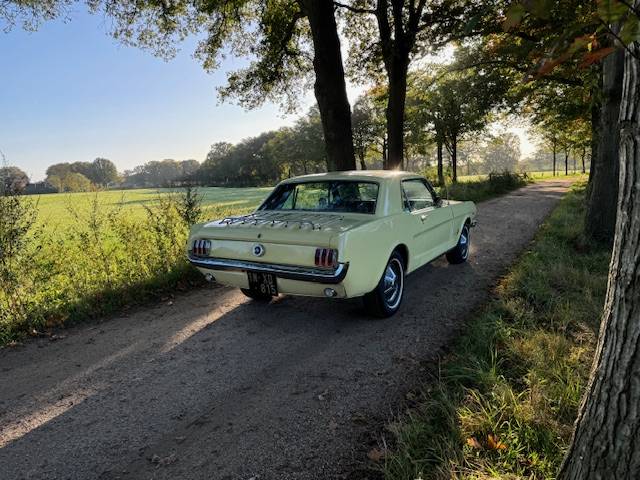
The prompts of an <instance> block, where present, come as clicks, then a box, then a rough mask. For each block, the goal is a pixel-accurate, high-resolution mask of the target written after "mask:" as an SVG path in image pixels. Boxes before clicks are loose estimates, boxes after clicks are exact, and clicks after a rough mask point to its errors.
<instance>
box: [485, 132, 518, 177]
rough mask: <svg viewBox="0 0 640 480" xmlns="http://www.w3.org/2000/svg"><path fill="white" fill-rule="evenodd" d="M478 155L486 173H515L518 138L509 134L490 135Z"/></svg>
mask: <svg viewBox="0 0 640 480" xmlns="http://www.w3.org/2000/svg"><path fill="white" fill-rule="evenodd" d="M478 154H479V155H480V156H481V157H482V159H483V170H484V171H485V172H487V173H500V172H506V171H508V172H515V171H516V169H517V167H518V160H519V159H520V138H519V137H518V136H517V135H516V134H514V133H510V132H505V133H502V134H499V135H492V136H490V137H489V139H488V140H487V141H486V143H485V144H484V145H482V147H481V148H480V149H479V152H478Z"/></svg>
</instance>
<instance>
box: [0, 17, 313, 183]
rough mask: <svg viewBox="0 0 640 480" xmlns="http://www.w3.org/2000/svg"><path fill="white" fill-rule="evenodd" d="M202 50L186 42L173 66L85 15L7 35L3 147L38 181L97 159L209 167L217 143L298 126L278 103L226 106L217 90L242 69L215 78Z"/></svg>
mask: <svg viewBox="0 0 640 480" xmlns="http://www.w3.org/2000/svg"><path fill="white" fill-rule="evenodd" d="M194 48H195V40H191V41H187V42H186V43H185V44H183V45H182V48H181V52H180V53H179V54H178V56H177V57H176V58H175V59H173V60H172V61H169V62H165V61H163V60H161V59H159V58H156V57H154V56H153V55H152V54H151V53H149V52H145V51H142V50H139V49H136V48H131V47H125V46H123V45H121V44H118V43H117V42H116V41H115V40H113V39H112V38H110V37H109V36H108V35H107V30H106V26H105V24H104V19H103V18H102V17H100V16H92V15H89V14H88V13H84V11H82V10H78V11H76V12H72V13H71V21H69V22H68V23H64V22H62V21H55V22H49V23H47V24H44V25H43V26H42V27H41V28H40V29H39V30H38V31H36V32H33V33H30V32H25V31H23V30H22V29H20V28H17V27H16V28H14V29H13V30H12V31H10V32H9V33H2V32H1V31H0V59H2V60H1V63H0V69H1V72H2V73H0V150H2V151H3V152H4V154H5V155H6V158H7V162H8V163H9V164H11V165H17V166H19V167H20V168H22V169H23V170H25V171H26V172H27V173H28V174H29V175H30V176H31V177H32V179H34V180H39V179H42V178H44V171H45V169H46V167H47V166H48V165H50V164H52V163H57V162H74V161H91V160H93V159H94V158H95V157H98V156H101V157H106V158H109V159H111V160H113V161H114V163H115V164H116V165H117V167H118V169H119V170H121V171H122V170H125V169H127V168H131V167H133V166H135V165H139V164H142V163H144V162H147V161H150V160H160V159H163V158H174V159H186V158H195V159H196V160H199V161H202V160H203V159H204V157H205V155H206V153H207V151H208V150H209V147H210V145H211V144H212V143H214V142H218V141H230V142H236V141H238V140H240V139H242V138H245V137H247V136H251V135H255V134H258V133H260V132H262V131H265V130H269V129H273V128H277V127H279V126H281V125H285V124H289V123H291V122H292V121H293V118H294V117H292V116H287V117H283V114H282V112H281V111H280V110H279V109H278V107H277V106H275V105H272V104H267V105H265V106H264V107H262V108H260V109H257V110H252V111H248V112H247V111H245V110H244V109H243V108H242V107H239V106H237V105H233V104H222V105H220V104H219V102H218V99H217V97H216V92H215V87H216V86H218V85H221V84H224V81H225V74H224V72H225V70H228V69H232V68H236V67H237V66H238V65H239V63H237V61H235V63H234V61H233V60H231V61H227V62H226V63H225V64H223V65H222V68H221V70H219V71H217V72H215V73H214V74H207V73H205V72H204V70H203V69H202V67H201V66H200V64H199V63H198V62H197V61H196V60H195V59H193V58H192V53H193V51H194ZM311 101H312V96H311V95H309V96H308V98H306V99H305V102H306V104H307V106H308V104H310V102H311Z"/></svg>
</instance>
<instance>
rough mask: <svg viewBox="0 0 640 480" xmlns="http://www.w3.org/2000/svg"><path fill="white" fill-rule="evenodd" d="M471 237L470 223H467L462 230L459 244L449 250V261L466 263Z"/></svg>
mask: <svg viewBox="0 0 640 480" xmlns="http://www.w3.org/2000/svg"><path fill="white" fill-rule="evenodd" d="M470 242H471V237H470V236H469V224H468V223H465V224H464V226H463V227H462V231H461V232H460V238H458V243H457V245H456V246H455V247H454V248H452V249H451V250H449V251H448V252H447V260H448V261H449V263H453V264H458V263H464V262H466V261H467V258H469V244H470Z"/></svg>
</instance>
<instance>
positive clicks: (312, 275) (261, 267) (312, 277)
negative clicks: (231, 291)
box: [187, 253, 349, 284]
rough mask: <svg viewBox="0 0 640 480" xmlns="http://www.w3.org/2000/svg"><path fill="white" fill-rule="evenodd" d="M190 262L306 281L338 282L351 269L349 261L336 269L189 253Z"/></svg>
mask: <svg viewBox="0 0 640 480" xmlns="http://www.w3.org/2000/svg"><path fill="white" fill-rule="evenodd" d="M187 258H188V259H189V262H191V263H192V264H193V265H195V266H196V267H200V268H206V269H208V270H226V271H229V270H230V271H236V272H266V273H273V274H274V275H276V276H277V277H280V278H287V279H290V280H302V281H305V282H315V283H325V284H336V283H340V282H341V281H342V280H344V277H345V276H346V275H347V270H348V269H349V264H348V263H339V264H338V266H337V267H336V268H335V269H322V268H314V267H296V266H293V265H277V264H272V263H260V262H247V261H245V260H231V259H228V258H213V257H196V256H193V255H191V253H189V255H187Z"/></svg>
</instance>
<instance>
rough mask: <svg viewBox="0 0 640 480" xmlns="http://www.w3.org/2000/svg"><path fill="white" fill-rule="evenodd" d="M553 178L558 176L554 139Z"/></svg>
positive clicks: (554, 141)
mask: <svg viewBox="0 0 640 480" xmlns="http://www.w3.org/2000/svg"><path fill="white" fill-rule="evenodd" d="M553 176H554V177H555V176H556V139H555V137H554V138H553Z"/></svg>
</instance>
